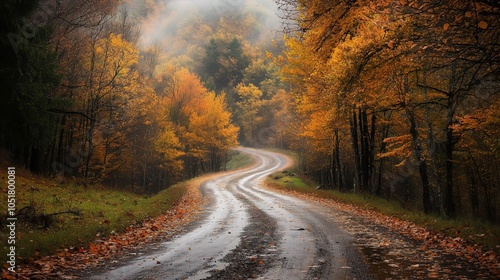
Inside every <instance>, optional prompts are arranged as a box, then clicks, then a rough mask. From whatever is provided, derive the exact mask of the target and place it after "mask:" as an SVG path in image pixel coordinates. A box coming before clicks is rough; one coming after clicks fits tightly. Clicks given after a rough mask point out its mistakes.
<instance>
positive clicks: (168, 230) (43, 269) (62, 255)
mask: <svg viewBox="0 0 500 280" xmlns="http://www.w3.org/2000/svg"><path fill="white" fill-rule="evenodd" d="M199 184H200V181H199V180H197V181H194V182H193V184H191V185H190V186H189V187H188V188H189V189H188V191H187V192H186V194H185V195H184V196H183V197H182V198H181V199H180V201H179V202H177V204H176V205H175V206H174V207H173V208H172V209H171V210H169V211H167V212H166V213H165V214H163V215H160V216H158V217H155V218H147V219H145V220H143V221H140V222H133V223H131V224H130V225H129V226H128V227H127V228H126V229H125V230H124V231H123V232H120V233H114V232H112V234H111V235H110V236H108V237H106V238H98V239H97V240H96V241H94V242H93V243H91V244H89V245H88V247H87V248H85V247H69V248H65V249H61V250H59V252H58V253H57V254H55V255H52V256H44V257H42V256H37V257H36V259H35V260H34V261H32V262H29V263H28V264H22V265H19V266H18V267H16V273H11V272H8V271H6V270H5V269H4V268H3V269H2V279H77V278H79V276H78V274H79V273H80V272H81V271H84V270H85V269H90V268H93V267H97V266H100V265H104V264H106V263H108V261H109V260H111V259H115V258H117V257H120V256H123V254H127V251H128V250H129V249H131V248H136V247H137V246H141V245H145V244H148V243H151V242H153V241H155V240H160V239H165V238H169V237H172V236H174V235H175V234H177V233H178V231H179V229H180V227H181V226H182V225H185V224H187V223H188V222H190V221H192V220H193V219H194V218H195V216H196V213H198V212H199V210H200V208H201V205H202V204H203V203H202V198H201V194H200V192H199V188H198V186H199ZM96 237H99V236H96ZM131 254H133V253H131Z"/></svg>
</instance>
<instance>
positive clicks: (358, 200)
mask: <svg viewBox="0 0 500 280" xmlns="http://www.w3.org/2000/svg"><path fill="white" fill-rule="evenodd" d="M292 172H294V171H292V170H287V172H286V173H283V172H277V173H274V174H272V175H270V176H269V178H268V179H267V183H268V185H270V186H272V187H275V188H278V189H284V190H290V191H296V192H299V193H305V194H313V195H315V196H317V197H320V198H324V199H332V200H336V201H340V202H344V203H348V204H352V205H356V206H358V207H361V208H364V209H369V210H374V211H377V212H380V213H383V214H386V215H389V216H395V217H397V218H400V219H403V220H407V221H410V222H413V223H415V224H416V225H419V226H422V227H425V228H427V229H430V230H433V231H435V232H439V233H443V234H446V235H449V236H454V237H455V236H458V237H461V238H463V239H465V240H468V241H471V242H474V243H476V244H480V245H482V246H484V247H485V248H488V249H490V250H493V251H495V252H496V253H497V254H498V253H500V252H499V251H500V250H499V248H497V246H498V238H499V236H500V226H499V225H493V224H490V223H487V222H482V221H479V220H477V219H472V218H461V219H444V218H442V217H439V216H436V215H427V214H425V213H423V212H422V211H410V210H406V209H404V208H402V207H401V205H400V204H399V202H396V201H390V200H387V199H384V198H380V197H376V196H373V195H368V194H356V193H344V192H340V191H337V190H322V189H318V190H317V189H316V188H315V187H314V186H315V185H316V184H314V183H313V182H307V181H305V180H303V179H302V178H300V177H297V176H290V175H289V174H291V173H292Z"/></svg>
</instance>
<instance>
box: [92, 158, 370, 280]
mask: <svg viewBox="0 0 500 280" xmlns="http://www.w3.org/2000/svg"><path fill="white" fill-rule="evenodd" d="M239 150H240V151H241V152H243V153H247V154H249V155H251V156H252V157H254V159H255V165H254V166H253V168H250V169H247V170H244V171H239V172H235V173H231V174H225V175H221V176H219V177H217V178H215V179H211V180H208V181H207V182H205V183H204V184H203V186H202V189H203V192H204V193H205V194H206V195H207V196H208V197H209V198H210V199H211V201H212V202H211V203H210V206H209V207H208V209H207V211H209V212H208V214H207V215H205V218H204V219H203V220H202V221H199V222H198V223H199V224H198V226H197V227H196V228H195V229H193V230H191V231H189V232H187V233H186V234H184V235H182V236H179V237H177V238H174V239H173V240H171V241H169V242H165V243H164V244H163V247H162V249H161V250H160V251H159V252H156V253H154V254H151V255H147V256H142V257H140V258H137V259H135V260H133V261H131V262H129V263H127V264H126V265H123V266H121V267H118V268H116V269H114V270H111V271H108V272H106V273H104V274H101V275H98V276H96V277H95V278H94V279H141V278H142V279H204V278H207V277H210V276H211V275H212V274H213V273H214V272H216V271H219V272H220V271H224V270H225V269H226V268H227V267H228V266H230V265H231V264H230V263H227V262H226V261H225V259H224V257H225V256H227V255H228V254H229V253H230V252H231V254H233V255H234V254H244V253H245V252H243V251H241V252H239V250H240V247H239V246H238V245H239V244H240V243H241V238H242V234H245V237H248V236H249V235H252V234H253V235H256V236H254V237H253V238H261V237H262V236H258V234H261V233H258V232H245V229H248V228H249V225H250V224H251V223H253V222H254V221H252V219H256V217H253V216H250V215H249V211H250V209H253V208H255V207H256V208H258V209H260V210H261V211H262V212H263V213H265V214H264V215H267V216H268V217H270V218H271V219H274V220H276V222H277V227H276V231H277V232H276V236H279V241H278V244H277V248H278V250H277V252H279V253H278V254H279V256H278V257H277V258H274V259H273V260H272V263H271V264H270V268H269V269H268V270H267V272H265V273H263V275H260V277H261V279H287V280H291V279H354V278H356V279H365V278H369V277H368V276H367V274H366V272H365V269H364V265H363V264H362V262H361V261H360V258H359V256H358V255H357V253H356V251H355V250H354V249H353V248H352V246H351V237H350V235H348V234H347V233H345V232H343V231H342V230H340V229H339V228H338V227H337V226H336V225H335V222H334V221H333V215H334V213H333V212H332V210H330V209H325V208H323V207H320V206H318V205H312V204H311V203H307V202H304V201H302V200H299V199H296V198H292V197H289V196H285V195H281V194H277V193H274V192H272V191H269V190H266V189H262V188H260V187H259V185H260V183H261V181H262V179H263V178H265V177H266V176H267V175H269V174H271V173H273V172H276V171H278V170H280V169H282V168H284V167H285V166H287V164H288V162H287V159H286V158H285V157H283V156H282V155H279V154H276V153H271V152H267V151H262V150H256V149H249V148H240V149H239ZM218 275H222V276H221V277H222V278H224V276H223V275H224V274H223V273H222V274H220V273H219V274H218ZM229 277H231V276H228V278H227V279H231V278H229ZM224 279H225V278H224Z"/></svg>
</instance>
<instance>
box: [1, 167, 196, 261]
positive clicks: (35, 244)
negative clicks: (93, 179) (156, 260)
mask: <svg viewBox="0 0 500 280" xmlns="http://www.w3.org/2000/svg"><path fill="white" fill-rule="evenodd" d="M187 184H188V183H187V182H185V183H181V184H178V185H175V186H173V187H171V188H169V189H166V190H164V191H162V192H160V193H158V194H157V195H155V196H152V197H147V196H144V195H139V194H134V193H131V192H127V191H123V190H112V189H106V188H104V187H101V186H91V187H83V186H79V185H75V184H71V183H69V184H67V183H66V184H61V183H58V182H57V181H56V180H49V179H45V178H37V177H32V176H31V175H28V176H22V174H19V175H18V176H16V199H17V202H16V204H17V205H16V207H17V209H18V210H19V209H22V208H23V207H25V206H28V205H32V206H33V207H34V209H35V213H36V214H50V213H56V212H60V211H66V210H69V209H71V210H77V211H79V212H80V213H81V215H80V216H76V215H72V214H63V215H57V216H54V222H53V223H52V224H51V225H50V227H49V228H48V229H43V228H42V227H41V226H40V225H37V224H31V223H27V222H21V221H18V223H17V225H16V226H17V227H16V253H17V255H18V257H19V260H21V261H23V260H29V259H30V258H31V257H33V256H34V255H35V253H36V252H39V254H40V255H42V256H43V255H48V254H52V253H55V252H56V251H57V249H62V248H67V247H70V246H86V245H88V244H89V243H90V242H92V241H93V240H94V239H95V238H96V237H97V236H106V235H109V234H110V233H111V232H112V231H115V232H120V231H122V230H124V229H125V228H126V227H127V226H128V225H130V224H131V223H132V221H141V220H143V219H145V218H146V217H155V216H159V215H161V214H163V213H165V212H166V211H167V210H169V209H170V208H171V207H172V206H173V205H175V203H176V202H177V201H178V200H179V199H180V198H181V197H182V195H183V194H184V193H185V191H186V187H185V186H186V185H187ZM1 187H2V189H4V190H5V189H6V186H5V182H2V184H1ZM6 195H7V194H6V193H5V192H2V194H1V195H0V200H1V201H7V197H6ZM5 208H6V203H2V208H1V212H0V214H1V215H2V221H5V214H4V213H6V209H5ZM7 234H8V231H7V228H6V227H5V226H4V225H2V227H1V231H0V239H1V240H3V241H2V246H1V247H0V254H2V256H5V255H6V253H7ZM2 258H3V257H2Z"/></svg>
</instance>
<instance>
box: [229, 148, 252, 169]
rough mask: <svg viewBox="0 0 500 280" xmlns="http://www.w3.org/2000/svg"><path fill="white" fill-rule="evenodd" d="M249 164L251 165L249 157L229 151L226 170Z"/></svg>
mask: <svg viewBox="0 0 500 280" xmlns="http://www.w3.org/2000/svg"><path fill="white" fill-rule="evenodd" d="M250 163H252V157H251V156H249V155H247V154H243V153H240V152H238V151H231V153H230V154H229V161H228V162H227V163H226V170H235V169H239V168H242V167H245V166H248V165H250Z"/></svg>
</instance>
